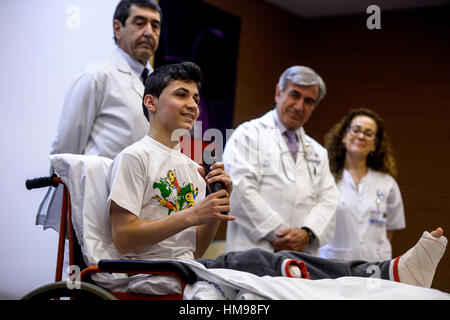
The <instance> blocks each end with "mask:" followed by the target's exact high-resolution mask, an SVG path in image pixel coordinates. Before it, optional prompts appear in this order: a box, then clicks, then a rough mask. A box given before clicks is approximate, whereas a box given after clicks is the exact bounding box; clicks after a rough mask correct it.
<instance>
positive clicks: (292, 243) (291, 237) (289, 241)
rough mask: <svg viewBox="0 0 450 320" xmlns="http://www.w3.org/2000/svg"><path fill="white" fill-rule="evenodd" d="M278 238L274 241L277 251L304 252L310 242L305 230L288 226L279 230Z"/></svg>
mask: <svg viewBox="0 0 450 320" xmlns="http://www.w3.org/2000/svg"><path fill="white" fill-rule="evenodd" d="M277 236H278V239H275V240H274V241H272V245H273V247H274V249H275V252H278V251H282V250H291V251H298V252H302V251H303V248H304V247H305V246H306V245H307V244H308V243H309V236H308V233H307V232H306V231H305V230H302V229H295V228H288V229H284V230H281V231H279V232H277Z"/></svg>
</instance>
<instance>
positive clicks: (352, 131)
mask: <svg viewBox="0 0 450 320" xmlns="http://www.w3.org/2000/svg"><path fill="white" fill-rule="evenodd" d="M347 131H348V132H350V134H351V135H353V136H357V135H359V134H360V133H362V134H363V135H364V136H365V137H366V138H367V139H368V140H372V139H375V132H373V131H372V130H370V129H367V130H364V131H362V130H361V127H360V126H352V127H348V128H347Z"/></svg>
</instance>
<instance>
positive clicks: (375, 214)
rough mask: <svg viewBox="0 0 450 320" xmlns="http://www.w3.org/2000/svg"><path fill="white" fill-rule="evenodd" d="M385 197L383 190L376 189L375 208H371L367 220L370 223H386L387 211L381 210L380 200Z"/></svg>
mask: <svg viewBox="0 0 450 320" xmlns="http://www.w3.org/2000/svg"><path fill="white" fill-rule="evenodd" d="M385 198H386V195H385V194H384V192H383V191H381V190H379V189H378V190H377V198H376V200H375V204H376V208H377V209H376V210H372V211H371V212H370V219H369V221H370V222H371V223H379V224H386V223H387V213H386V212H385V211H383V210H381V201H382V200H384V199H385Z"/></svg>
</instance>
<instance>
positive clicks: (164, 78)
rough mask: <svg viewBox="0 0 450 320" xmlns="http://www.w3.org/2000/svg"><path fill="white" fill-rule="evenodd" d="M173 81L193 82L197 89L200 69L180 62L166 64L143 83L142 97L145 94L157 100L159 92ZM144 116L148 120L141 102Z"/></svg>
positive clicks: (200, 78) (190, 63)
mask: <svg viewBox="0 0 450 320" xmlns="http://www.w3.org/2000/svg"><path fill="white" fill-rule="evenodd" d="M175 80H182V81H186V82H191V81H193V82H195V84H196V85H197V87H198V89H199V90H200V87H201V85H202V81H203V74H202V71H201V70H200V67H199V66H197V65H196V64H195V63H193V62H182V63H175V64H167V65H164V66H161V67H159V68H156V69H155V70H154V71H153V72H152V73H151V74H150V75H149V76H148V78H147V80H146V81H145V90H144V97H145V96H146V95H147V94H151V95H152V96H154V97H156V98H159V96H160V95H161V92H163V90H164V89H165V88H166V87H167V86H168V85H169V84H170V83H171V82H172V81H175ZM142 108H143V110H144V115H145V117H146V118H147V120H149V117H148V110H147V107H146V106H145V105H144V103H143V102H142Z"/></svg>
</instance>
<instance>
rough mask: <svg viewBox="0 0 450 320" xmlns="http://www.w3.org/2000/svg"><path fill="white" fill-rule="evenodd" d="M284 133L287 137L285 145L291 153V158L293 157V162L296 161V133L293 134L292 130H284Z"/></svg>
mask: <svg viewBox="0 0 450 320" xmlns="http://www.w3.org/2000/svg"><path fill="white" fill-rule="evenodd" d="M285 134H286V137H287V138H288V141H287V146H288V148H289V151H290V152H291V154H292V158H293V159H294V162H296V161H297V152H298V142H297V135H296V134H295V131H294V130H286V132H285Z"/></svg>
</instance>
